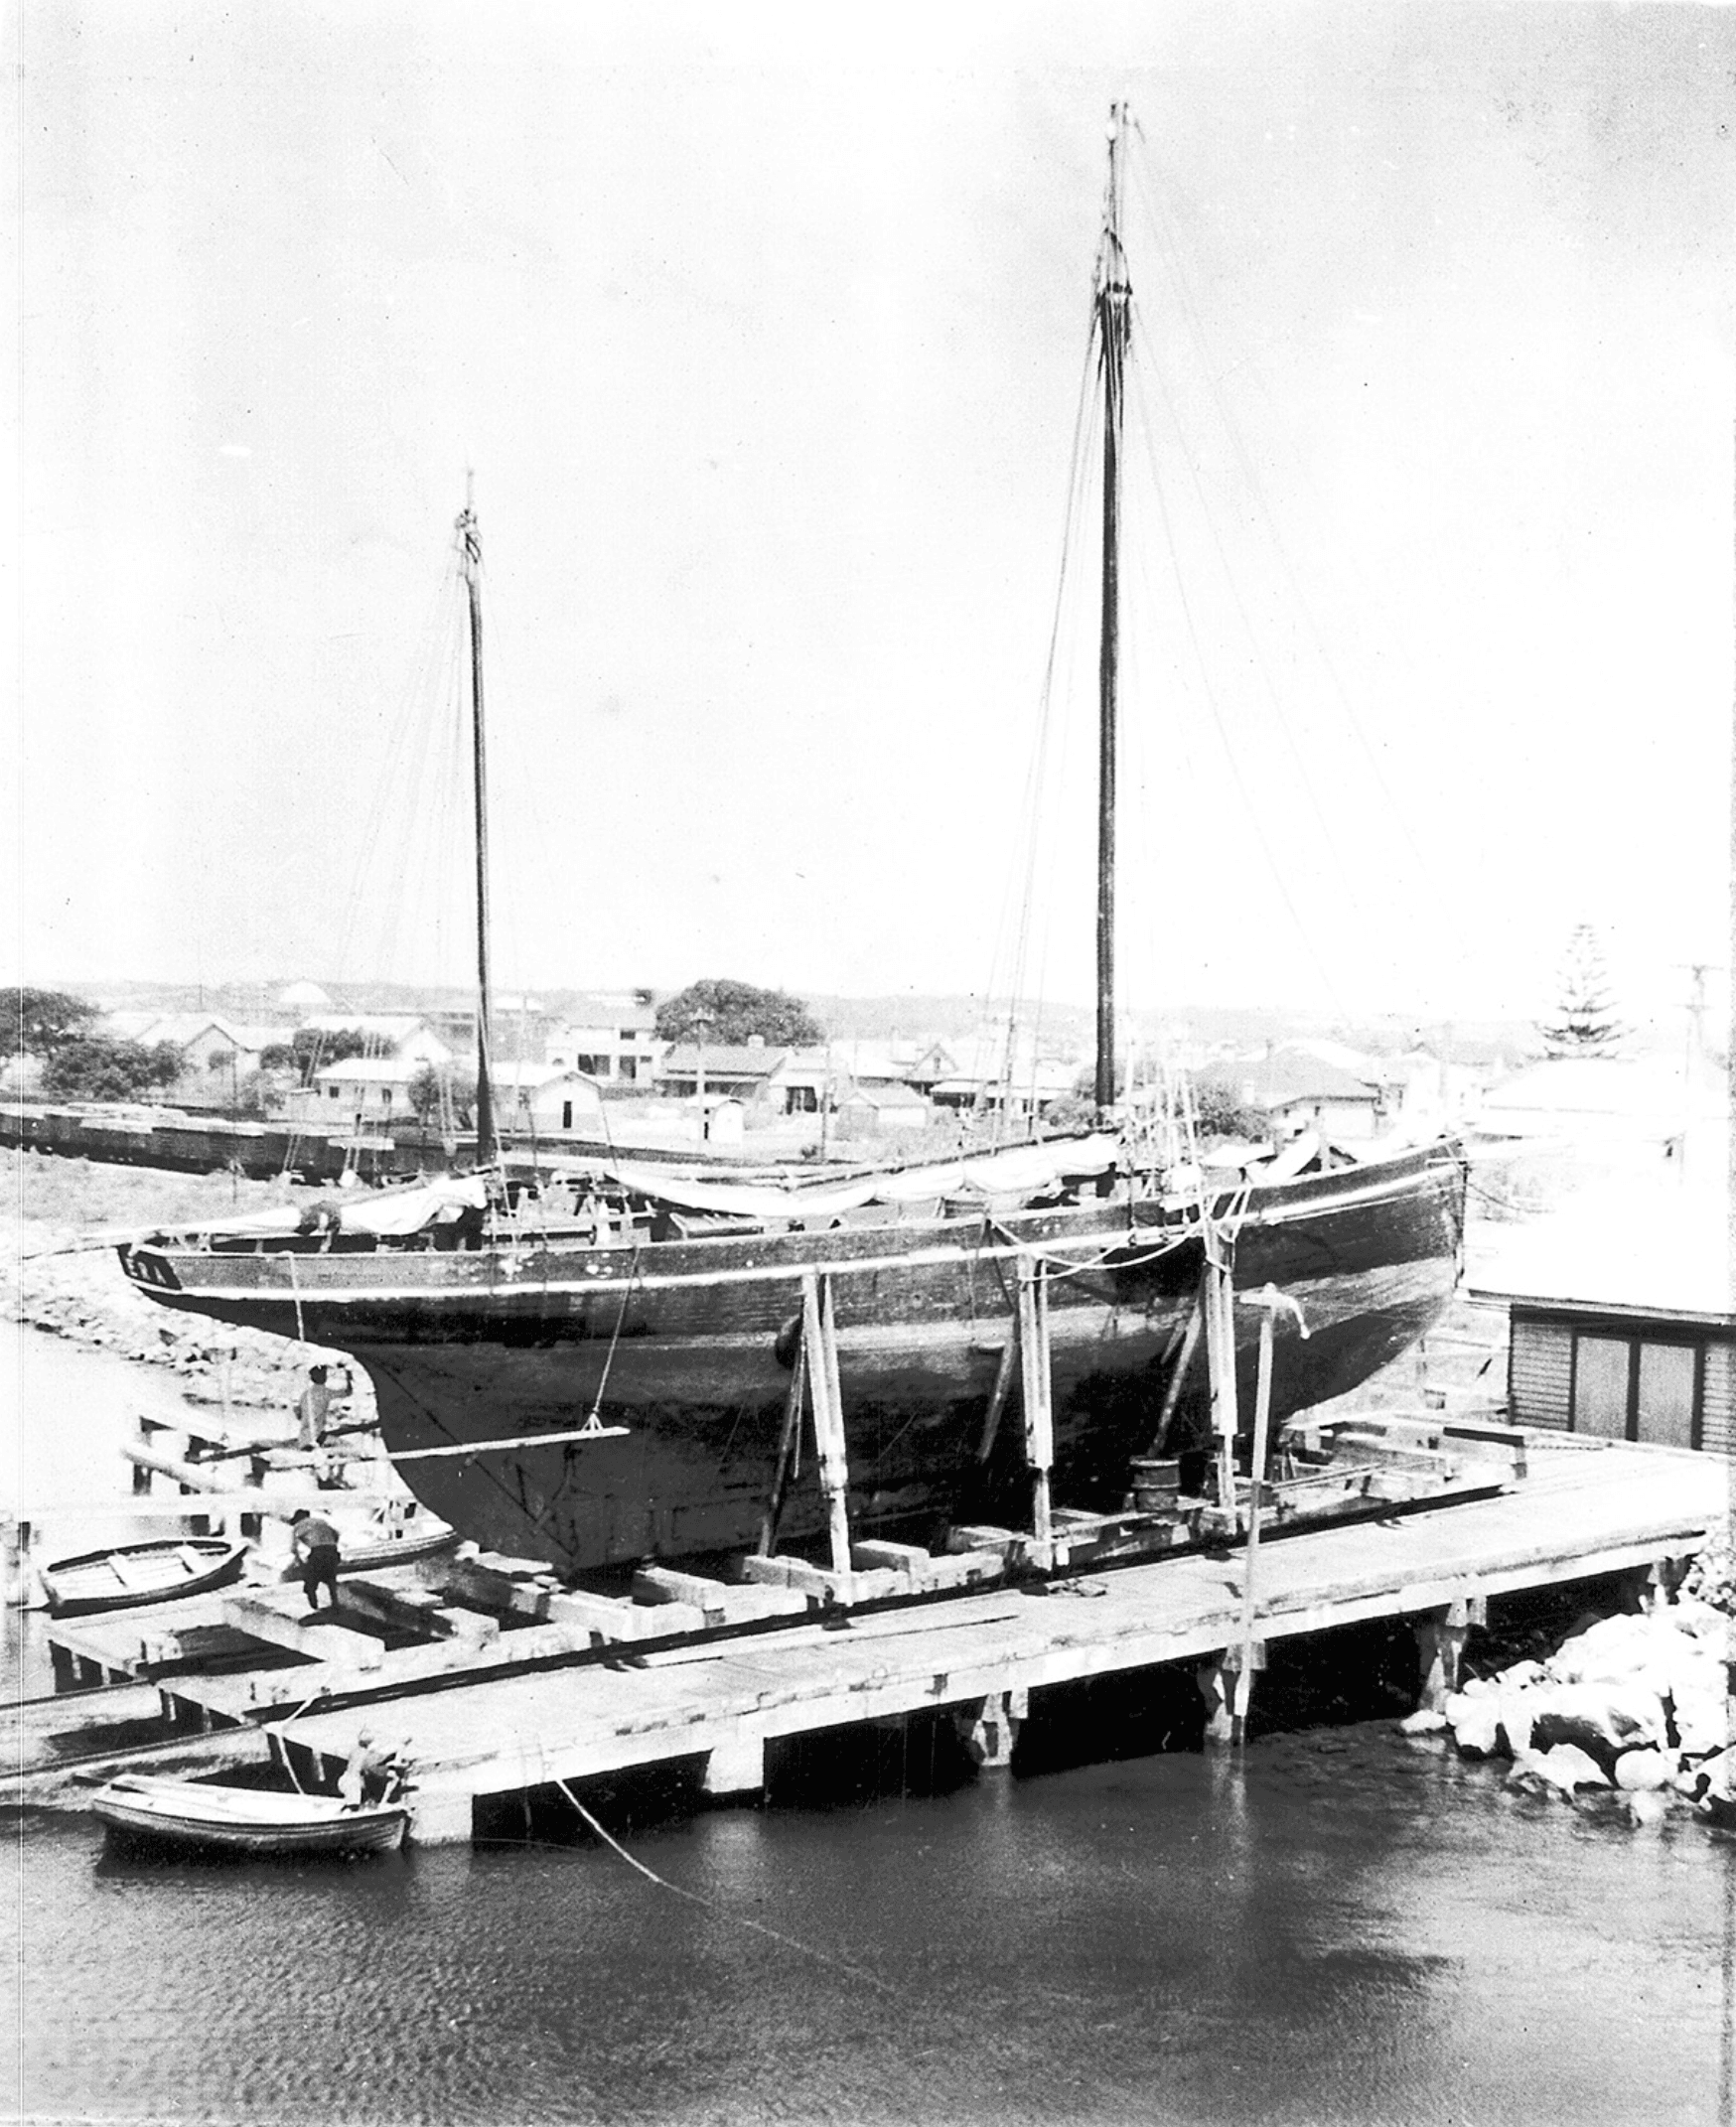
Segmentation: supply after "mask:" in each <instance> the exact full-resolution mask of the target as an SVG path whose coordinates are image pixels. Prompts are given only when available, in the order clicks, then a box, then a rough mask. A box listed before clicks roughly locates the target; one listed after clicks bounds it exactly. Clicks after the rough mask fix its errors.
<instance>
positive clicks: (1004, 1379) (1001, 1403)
mask: <svg viewBox="0 0 1736 2127" xmlns="http://www.w3.org/2000/svg"><path fill="white" fill-rule="evenodd" d="M1018 1364H1019V1331H1018V1323H1017V1319H1016V1318H1015V1321H1014V1325H1013V1328H1012V1331H1011V1332H1010V1334H1009V1335H1008V1337H1007V1341H1006V1343H1005V1344H1004V1345H1002V1347H1001V1355H1000V1360H999V1363H998V1364H997V1365H996V1367H995V1371H994V1387H993V1388H992V1389H991V1390H990V1391H989V1397H988V1410H987V1411H986V1413H985V1414H984V1416H983V1421H982V1438H981V1439H980V1440H979V1441H978V1442H977V1444H976V1460H977V1461H978V1462H979V1463H986V1462H987V1461H988V1459H989V1457H990V1456H991V1455H992V1454H993V1453H994V1444H995V1437H996V1435H997V1434H998V1433H999V1432H1000V1429H1001V1419H1002V1417H1003V1416H1004V1415H1005V1413H1006V1408H1007V1398H1008V1396H1010V1395H1011V1394H1012V1389H1013V1380H1014V1377H1015V1375H1016V1373H1017V1371H1018Z"/></svg>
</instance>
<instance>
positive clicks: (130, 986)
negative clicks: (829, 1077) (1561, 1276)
mask: <svg viewBox="0 0 1736 2127" xmlns="http://www.w3.org/2000/svg"><path fill="white" fill-rule="evenodd" d="M294 979H296V978H295V977H293V976H290V975H285V976H283V977H282V978H281V979H275V978H274V979H273V980H271V981H269V982H245V983H240V982H227V983H206V984H203V985H197V984H194V983H187V982H183V983H173V982H143V981H127V982H104V983H90V984H84V985H82V986H80V985H78V984H69V985H67V987H69V988H72V989H73V990H74V991H75V992H77V994H80V995H84V996H88V997H91V998H92V999H93V1000H94V1001H95V1002H97V1003H98V1004H100V1005H102V1006H103V1007H104V1008H105V1009H108V1010H124V1009H130V1010H135V1011H138V1010H156V1011H162V1012H196V1011H205V1012H213V1013H218V1014H222V1015H224V1016H226V1017H227V1018H229V1019H232V1020H236V1021H238V1022H240V1023H241V1024H243V1025H246V1026H254V1025H270V1024H273V1023H276V1022H279V1021H283V1020H285V1019H288V1018H293V1017H294V1014H293V1013H285V1012H284V1011H283V1010H282V1008H281V1007H280V1006H279V1005H278V1003H277V999H278V997H279V995H280V994H281V993H282V992H283V991H284V990H285V989H286V988H287V987H288V986H289V983H290V982H291V981H292V980H294ZM325 987H326V989H327V990H328V991H329V992H330V994H331V996H332V1000H333V1003H334V1005H335V1006H336V1007H337V1008H338V1009H339V1010H341V1011H353V1012H421V1011H429V1010H436V1009H440V1010H451V1009H455V1008H456V1009H459V1010H462V1009H465V1008H466V1007H467V1006H468V1005H469V1004H470V1002H471V998H470V994H469V993H468V992H467V991H463V990H448V989H422V988H418V987H416V986H415V985H414V984H411V983H404V982H345V983H341V982H330V983H327V984H325ZM600 987H601V988H602V989H603V990H604V991H605V992H607V991H609V990H611V989H613V988H617V987H619V985H608V984H605V985H600ZM596 994H597V990H596V989H584V988H576V987H575V988H569V987H565V986H561V987H558V988H557V987H553V986H546V987H545V986H539V987H538V988H537V989H536V991H535V997H536V1001H537V1003H538V1004H539V1005H541V1007H542V1008H543V1010H544V1011H545V1012H546V1013H548V1014H549V1016H550V1017H552V1018H554V1019H556V1020H559V1019H562V1018H565V1017H566V1016H567V1015H569V1014H570V1013H573V1012H575V1011H577V1010H580V1009H581V1008H582V1004H581V1001H582V1000H584V999H587V998H590V997H594V996H595V995H596ZM804 1001H805V1003H806V1004H807V1006H808V1008H809V1010H810V1011H811V1012H812V1014H813V1016H814V1017H815V1018H816V1019H817V1020H818V1021H819V1023H820V1025H821V1026H822V1027H824V1029H825V1031H826V1034H827V1036H828V1037H829V1039H831V1040H832V1041H838V1042H851V1041H859V1042H874V1043H887V1042H893V1041H905V1042H916V1041H929V1040H936V1041H944V1042H964V1041H967V1040H968V1039H969V1038H970V1037H971V1036H972V1035H974V1034H976V1033H978V1032H980V1030H981V1029H982V1028H983V1027H984V1026H999V1025H1004V1024H1005V1022H1006V1014H1007V1006H1006V1001H1005V999H990V998H985V997H979V996H975V995H972V994H970V993H969V992H953V993H949V994H945V995H941V996H936V997H926V996H918V995H916V994H915V993H914V992H910V991H897V992H893V993H891V994H889V995H885V996H878V997H833V996H827V995H824V994H821V993H819V992H812V993H810V994H809V995H808V996H807V997H806V998H805V1000H804ZM503 1005H504V1009H503V1011H502V1018H503V1020H504V1021H509V1020H510V1017H511V1005H510V1003H509V1002H506V1000H503ZM1020 1018H1021V1024H1023V1025H1025V1026H1029V1027H1035V1028H1037V1029H1038V1030H1039V1031H1040V1033H1041V1036H1042V1040H1043V1046H1044V1048H1045V1049H1052V1050H1054V1051H1057V1052H1060V1053H1062V1054H1066V1055H1078V1056H1081V1057H1084V1056H1085V1055H1086V1054H1087V1053H1088V1051H1089V1048H1090V1045H1091V1040H1092V1014H1091V1012H1090V1009H1089V1008H1088V1007H1087V1006H1085V1005H1080V1004H1046V1005H1043V1006H1041V1007H1038V1006H1036V1005H1029V1006H1026V1007H1024V1008H1022V1010H1021V1014H1020ZM1118 1023H1119V1028H1120V1032H1121V1034H1122V1036H1123V1038H1124V1039H1130V1040H1134V1041H1140V1042H1155V1041H1157V1040H1158V1039H1159V1038H1160V1037H1162V1036H1165V1035H1168V1036H1170V1037H1172V1038H1181V1039H1186V1040H1188V1041H1190V1042H1198V1043H1202V1044H1205V1045H1206V1046H1207V1047H1209V1048H1216V1047H1219V1046H1221V1045H1222V1046H1225V1047H1229V1048H1233V1049H1235V1050H1237V1051H1239V1052H1242V1053H1243V1054H1246V1053H1249V1052H1252V1051H1256V1050H1260V1049H1263V1048H1266V1047H1268V1046H1270V1045H1273V1044H1276V1043H1278V1042H1283V1041H1291V1040H1296V1039H1303V1038H1314V1039H1330V1040H1333V1041H1338V1042H1343V1043H1345V1044H1346V1045H1347V1046H1348V1047H1350V1048H1352V1049H1359V1050H1362V1051H1364V1052H1365V1053H1367V1054H1369V1055H1372V1056H1396V1055H1399V1054H1401V1053H1402V1052H1403V1051H1404V1050H1406V1049H1409V1048H1411V1047H1412V1046H1413V1045H1414V1044H1415V1043H1416V1042H1417V1041H1419V1040H1422V1041H1426V1042H1428V1043H1429V1044H1430V1046H1431V1047H1437V1046H1438V1045H1439V1043H1440V1042H1441V1040H1442V1038H1443V1034H1445V1037H1446V1039H1447V1040H1448V1042H1449V1044H1450V1046H1451V1047H1452V1048H1454V1049H1455V1050H1458V1051H1459V1052H1461V1053H1462V1054H1465V1055H1486V1054H1491V1053H1499V1052H1510V1053H1511V1054H1512V1055H1513V1056H1514V1057H1515V1058H1516V1060H1517V1059H1519V1058H1521V1057H1526V1056H1537V1055H1540V1054H1541V1053H1542V1041H1541V1038H1540V1036H1539V1035H1538V1033H1537V1029H1536V1027H1535V1025H1534V1024H1533V1023H1532V1022H1530V1021H1528V1020H1485V1019H1461V1020H1455V1021H1453V1022H1452V1025H1451V1028H1450V1030H1443V1028H1442V1027H1441V1026H1440V1025H1439V1024H1438V1023H1437V1024H1434V1025H1429V1026H1424V1025H1420V1024H1419V1023H1418V1022H1416V1021H1415V1020H1412V1019H1405V1018H1401V1017H1399V1016H1397V1015H1396V1014H1369V1015H1367V1016H1365V1017H1361V1018H1357V1019H1354V1020H1345V1019H1341V1018H1339V1017H1337V1016H1335V1015H1334V1014H1331V1013H1326V1012H1321V1013H1297V1012H1285V1011H1281V1010H1277V1009H1274V1008H1272V1007H1270V1006H1265V1005H1186V1004H1178V1005H1171V1006H1168V1007H1166V1008H1163V1009H1156V1008H1152V1007H1142V1006H1127V1007H1123V1008H1122V1010H1121V1012H1120V1014H1119V1022H1118ZM1680 1039H1681V1036H1680V1033H1679V1031H1677V1030H1675V1029H1671V1028H1664V1029H1662V1030H1658V1029H1650V1028H1648V1029H1642V1030H1640V1031H1639V1032H1638V1034H1637V1036H1636V1039H1635V1042H1634V1044H1633V1046H1634V1048H1635V1049H1636V1050H1638V1051H1645V1050H1648V1049H1653V1048H1673V1047H1674V1046H1676V1045H1678V1044H1679V1042H1680Z"/></svg>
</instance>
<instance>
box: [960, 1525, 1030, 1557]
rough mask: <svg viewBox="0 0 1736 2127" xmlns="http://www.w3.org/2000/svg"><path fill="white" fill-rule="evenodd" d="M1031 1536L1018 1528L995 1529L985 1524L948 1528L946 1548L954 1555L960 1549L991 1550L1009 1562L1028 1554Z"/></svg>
mask: <svg viewBox="0 0 1736 2127" xmlns="http://www.w3.org/2000/svg"><path fill="white" fill-rule="evenodd" d="M1030 1547H1031V1538H1030V1537H1029V1536H1027V1535H1025V1534H1024V1533H1023V1532H1022V1531H1020V1530H1018V1529H997V1528H991V1527H988V1526H986V1525H983V1526H970V1527H965V1528H956V1529H948V1530H947V1531H946V1549H947V1550H948V1551H949V1552H951V1553H952V1554H954V1555H956V1554H957V1553H958V1552H960V1551H992V1552H994V1554H995V1556H996V1557H997V1558H1000V1559H1003V1560H1005V1561H1006V1562H1007V1563H1009V1564H1011V1563H1014V1562H1015V1561H1018V1560H1022V1559H1024V1558H1026V1557H1027V1556H1028V1555H1029V1552H1030Z"/></svg>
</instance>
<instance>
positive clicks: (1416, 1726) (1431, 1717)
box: [1398, 1706, 1447, 1736]
mask: <svg viewBox="0 0 1736 2127" xmlns="http://www.w3.org/2000/svg"><path fill="white" fill-rule="evenodd" d="M1446 1725H1447V1717H1446V1715H1445V1714H1444V1713H1436V1712H1435V1710H1434V1709H1433V1707H1430V1706H1419V1707H1418V1708H1417V1710H1416V1711H1415V1713H1413V1714H1406V1715H1405V1717H1404V1719H1403V1720H1402V1721H1400V1722H1399V1724H1398V1732H1399V1734H1400V1735H1402V1736H1438V1735H1439V1734H1440V1733H1441V1731H1442V1730H1443V1729H1444V1728H1445V1727H1446Z"/></svg>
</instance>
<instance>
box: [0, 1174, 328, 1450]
mask: <svg viewBox="0 0 1736 2127" xmlns="http://www.w3.org/2000/svg"><path fill="white" fill-rule="evenodd" d="M0 1177H3V1179H4V1183H5V1186H6V1189H7V1194H8V1196H9V1197H10V1199H11V1201H12V1204H13V1205H14V1208H15V1211H16V1216H15V1217H14V1218H13V1219H12V1220H11V1221H10V1222H9V1223H8V1226H7V1229H6V1231H5V1233H4V1235H3V1236H0V1290H3V1291H4V1293H5V1295H6V1299H7V1303H8V1305H9V1307H10V1309H11V1312H12V1315H13V1318H14V1320H15V1321H17V1322H19V1323H22V1324H23V1325H24V1326H25V1327H27V1328H29V1329H33V1330H40V1331H43V1332H45V1333H46V1334H47V1335H49V1336H51V1337H63V1338H66V1339H67V1340H68V1341H69V1342H71V1343H73V1344H77V1345H83V1346H86V1347H89V1348H91V1349H93V1350H103V1351H108V1352H110V1353H111V1354H113V1355H114V1356H115V1357H117V1358H125V1359H131V1360H133V1361H134V1362H135V1363H137V1364H140V1365H147V1366H161V1367H165V1368H167V1369H168V1370H169V1371H171V1372H172V1373H174V1374H175V1375H176V1376H177V1377H178V1385H179V1388H180V1392H181V1393H182V1395H184V1396H185V1397H187V1399H188V1400H189V1401H190V1402H193V1403H208V1404H221V1405H226V1406H233V1407H235V1408H237V1409H248V1410H271V1409H278V1410H289V1409H293V1407H294V1404H295V1400H296V1397H297V1396H298V1395H299V1393H300V1391H301V1387H302V1384H303V1381H304V1378H305V1374H306V1369H307V1367H308V1366H309V1365H310V1364H313V1363H316V1362H318V1361H322V1360H326V1361H330V1360H340V1362H341V1355H340V1354H338V1353H334V1352H329V1351H326V1350H324V1349H323V1348H321V1347H316V1346H312V1345H303V1344H296V1343H291V1342H288V1341H286V1340H285V1339H283V1338H278V1337H267V1336H265V1335H264V1334H263V1333H262V1332H259V1331H254V1330H244V1329H225V1328H223V1327H222V1326H221V1325H220V1324H217V1323H214V1322H211V1321H209V1320H207V1319H206V1318H204V1317H201V1316H194V1315H178V1314H174V1313H172V1312H170V1311H169V1310H168V1309H166V1308H161V1307H156V1306H153V1305H152V1303H151V1302H150V1301H148V1300H145V1299H142V1298H141V1297H140V1296H139V1294H138V1293H137V1292H135V1291H134V1289H133V1287H132V1286H131V1285H129V1284H128V1283H127V1281H126V1279H125V1278H124V1277H123V1275H122V1274H121V1270H120V1267H119V1265H118V1264H117V1263H116V1261H115V1258H114V1252H113V1242H112V1240H105V1239H102V1238H99V1237H98V1236H100V1235H102V1234H104V1233H107V1232H118V1231H124V1230H127V1229H136V1228H138V1227H147V1226H150V1225H152V1224H154V1223H158V1222H161V1221H165V1220H170V1219H190V1218H200V1217H209V1218H217V1217H220V1216H221V1215H223V1214H224V1213H225V1212H233V1211H238V1210H252V1209H257V1208H258V1207H260V1206H261V1205H270V1204H291V1203H301V1202H304V1201H311V1200H312V1199H313V1198H314V1197H315V1196H317V1195H318V1194H319V1193H318V1192H316V1191H311V1190H306V1189H297V1188H294V1187H293V1186H291V1185H289V1184H286V1183H276V1182H249V1181H246V1180H244V1179H242V1178H240V1177H237V1176H233V1175H228V1174H215V1175H175V1174H167V1173H163V1172H161V1171H159V1170H156V1169H144V1168H125V1167H106V1166H102V1165H100V1164H99V1163H96V1162H93V1161H87V1160H64V1159H58V1158H55V1157H54V1156H52V1155H49V1154H41V1153H32V1152H23V1153H20V1152H7V1153H5V1154H4V1156H3V1158H0ZM365 1383H366V1376H365V1375H362V1374H361V1373H360V1369H358V1387H359V1389H365Z"/></svg>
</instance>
